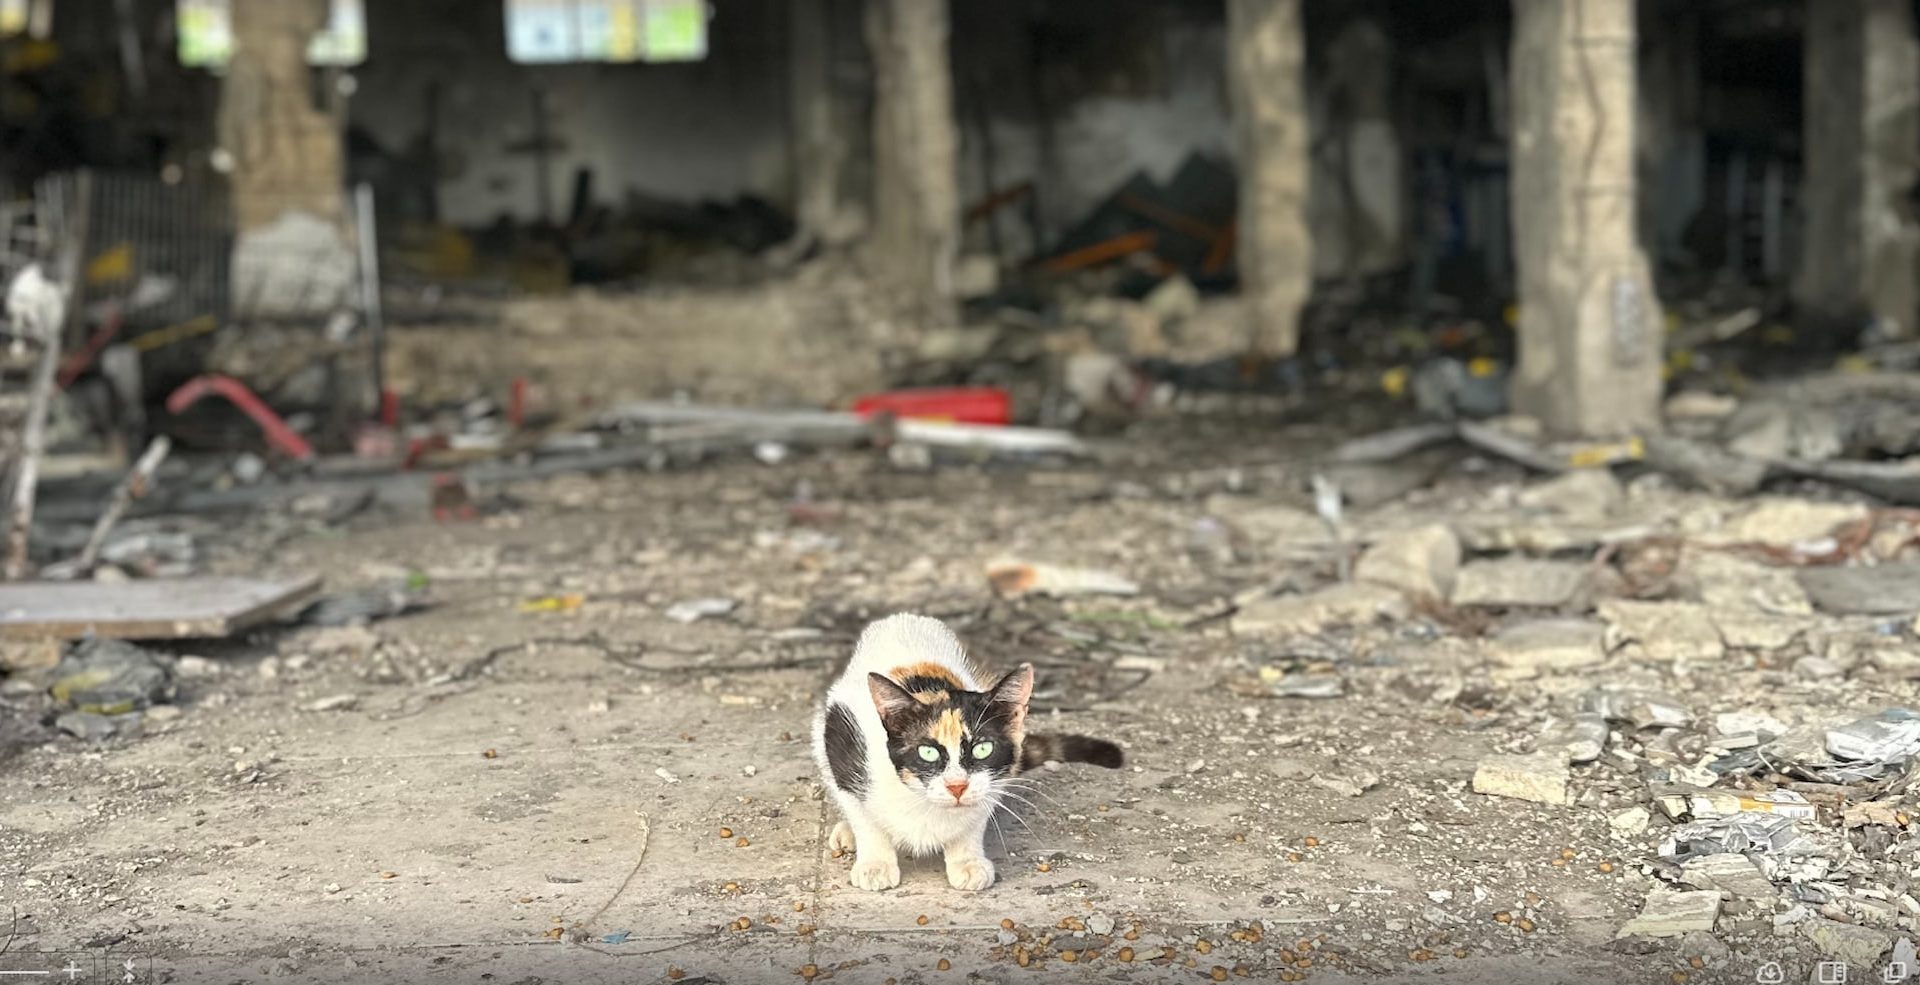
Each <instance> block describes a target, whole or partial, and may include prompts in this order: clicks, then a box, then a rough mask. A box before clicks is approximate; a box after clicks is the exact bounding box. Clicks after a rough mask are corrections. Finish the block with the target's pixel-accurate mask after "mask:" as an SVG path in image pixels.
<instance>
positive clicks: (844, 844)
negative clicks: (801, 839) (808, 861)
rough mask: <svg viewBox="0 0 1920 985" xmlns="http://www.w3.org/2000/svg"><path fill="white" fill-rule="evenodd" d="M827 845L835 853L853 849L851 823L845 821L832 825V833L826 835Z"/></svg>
mask: <svg viewBox="0 0 1920 985" xmlns="http://www.w3.org/2000/svg"><path fill="white" fill-rule="evenodd" d="M827 847H828V848H831V849H833V851H834V853H835V854H838V853H840V852H850V851H853V850H854V847H855V846H854V843H853V825H851V824H848V823H847V822H845V821H841V822H840V823H839V824H836V825H834V826H833V833H832V834H830V835H828V836H827Z"/></svg>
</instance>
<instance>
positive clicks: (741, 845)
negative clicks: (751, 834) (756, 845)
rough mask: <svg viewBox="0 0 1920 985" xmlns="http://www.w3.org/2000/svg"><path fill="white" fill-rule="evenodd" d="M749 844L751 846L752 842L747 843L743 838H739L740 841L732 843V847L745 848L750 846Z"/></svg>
mask: <svg viewBox="0 0 1920 985" xmlns="http://www.w3.org/2000/svg"><path fill="white" fill-rule="evenodd" d="M751 844H753V842H751V841H748V840H747V839H745V838H741V839H740V840H738V841H736V842H734V843H733V847H735V848H745V847H747V846H748V845H751Z"/></svg>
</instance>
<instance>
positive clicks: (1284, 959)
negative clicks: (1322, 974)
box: [1280, 947, 1299, 964]
mask: <svg viewBox="0 0 1920 985" xmlns="http://www.w3.org/2000/svg"><path fill="white" fill-rule="evenodd" d="M1297 957H1299V955H1297V954H1295V953H1293V949H1292V948H1286V947H1283V948H1281V949H1280V963H1281V964H1292V963H1293V959H1294V958H1297Z"/></svg>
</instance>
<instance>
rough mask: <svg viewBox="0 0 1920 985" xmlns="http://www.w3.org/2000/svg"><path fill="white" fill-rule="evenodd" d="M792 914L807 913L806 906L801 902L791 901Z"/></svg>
mask: <svg viewBox="0 0 1920 985" xmlns="http://www.w3.org/2000/svg"><path fill="white" fill-rule="evenodd" d="M793 912H795V913H805V912H807V904H805V903H803V902H801V901H799V900H794V901H793Z"/></svg>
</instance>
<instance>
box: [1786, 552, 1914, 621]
mask: <svg viewBox="0 0 1920 985" xmlns="http://www.w3.org/2000/svg"><path fill="white" fill-rule="evenodd" d="M1794 577H1796V578H1797V579H1799V582H1800V587H1801V589H1803V590H1804V591H1805V592H1806V593H1807V597H1808V598H1809V599H1811V600H1812V601H1813V604H1814V605H1815V606H1816V607H1818V608H1819V609H1820V610H1821V611H1822V612H1831V613H1833V614H1835V615H1843V616H1844V615H1863V616H1898V615H1912V614H1913V613H1915V612H1920V562H1902V563H1896V564H1881V565H1875V566H1874V567H1871V568H1852V567H1821V568H1802V569H1801V570H1799V571H1796V572H1794Z"/></svg>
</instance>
